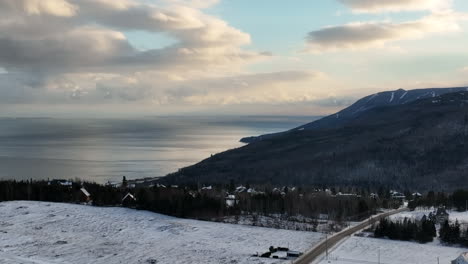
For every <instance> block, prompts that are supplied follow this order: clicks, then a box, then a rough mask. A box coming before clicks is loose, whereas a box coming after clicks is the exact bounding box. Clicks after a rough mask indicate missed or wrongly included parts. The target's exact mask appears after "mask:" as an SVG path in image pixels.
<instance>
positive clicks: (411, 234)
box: [374, 216, 437, 243]
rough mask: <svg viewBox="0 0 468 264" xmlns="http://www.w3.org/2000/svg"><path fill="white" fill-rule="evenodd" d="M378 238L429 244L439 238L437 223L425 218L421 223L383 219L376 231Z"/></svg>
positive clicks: (375, 234)
mask: <svg viewBox="0 0 468 264" xmlns="http://www.w3.org/2000/svg"><path fill="white" fill-rule="evenodd" d="M374 236H375V237H377V238H383V237H387V238H389V239H392V240H402V241H411V240H413V241H417V242H419V243H428V242H432V241H433V240H434V237H437V230H436V227H435V222H434V220H432V219H429V218H427V217H426V216H423V218H422V219H421V220H420V221H412V220H410V219H408V218H405V219H404V220H403V221H395V222H394V221H391V220H389V219H387V218H385V219H382V220H381V221H380V222H379V224H378V225H377V227H376V228H375V230H374Z"/></svg>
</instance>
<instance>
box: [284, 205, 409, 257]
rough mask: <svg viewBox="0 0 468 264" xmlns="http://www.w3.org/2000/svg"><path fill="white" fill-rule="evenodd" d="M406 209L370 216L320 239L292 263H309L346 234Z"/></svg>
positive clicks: (348, 234)
mask: <svg viewBox="0 0 468 264" xmlns="http://www.w3.org/2000/svg"><path fill="white" fill-rule="evenodd" d="M407 210H408V209H407V208H401V209H398V210H394V211H391V212H387V213H383V214H380V215H377V216H374V217H371V218H369V219H367V220H366V221H363V222H361V223H360V224H358V225H356V226H353V227H351V228H349V229H346V230H344V231H341V232H339V233H336V234H335V235H333V236H331V237H329V238H328V239H327V240H325V241H322V242H320V243H319V244H317V245H315V246H314V247H313V248H312V249H310V250H309V251H307V252H306V253H304V255H302V256H301V257H300V258H298V259H296V260H295V261H294V262H293V263H294V264H309V263H312V261H314V260H315V259H316V258H318V257H319V256H321V255H322V254H324V253H325V251H326V250H327V248H328V249H330V248H332V247H333V246H335V245H336V244H338V242H340V241H341V240H342V239H344V238H346V237H347V236H350V235H352V234H354V233H356V232H358V231H360V230H362V229H364V228H366V227H367V226H370V225H372V224H374V223H375V222H378V221H379V220H380V219H382V218H385V217H388V216H390V215H394V214H398V213H401V212H404V211H407Z"/></svg>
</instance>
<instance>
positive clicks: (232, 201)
mask: <svg viewBox="0 0 468 264" xmlns="http://www.w3.org/2000/svg"><path fill="white" fill-rule="evenodd" d="M225 200H226V206H227V207H233V206H234V205H236V203H237V201H236V196H235V195H233V194H229V195H228V196H226V198H225Z"/></svg>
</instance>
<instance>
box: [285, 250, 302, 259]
mask: <svg viewBox="0 0 468 264" xmlns="http://www.w3.org/2000/svg"><path fill="white" fill-rule="evenodd" d="M301 255H302V252H299V251H293V250H289V251H288V253H287V256H288V258H298V257H300V256H301Z"/></svg>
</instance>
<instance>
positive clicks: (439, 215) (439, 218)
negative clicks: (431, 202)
mask: <svg viewBox="0 0 468 264" xmlns="http://www.w3.org/2000/svg"><path fill="white" fill-rule="evenodd" d="M434 217H435V221H436V223H438V224H443V223H445V221H448V220H449V213H447V210H445V207H439V208H437V211H436V212H435V214H434Z"/></svg>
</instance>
